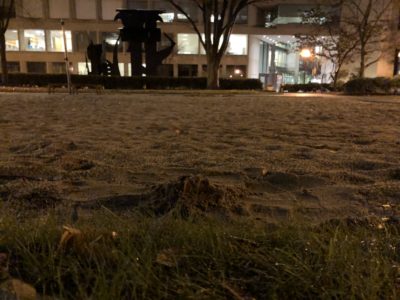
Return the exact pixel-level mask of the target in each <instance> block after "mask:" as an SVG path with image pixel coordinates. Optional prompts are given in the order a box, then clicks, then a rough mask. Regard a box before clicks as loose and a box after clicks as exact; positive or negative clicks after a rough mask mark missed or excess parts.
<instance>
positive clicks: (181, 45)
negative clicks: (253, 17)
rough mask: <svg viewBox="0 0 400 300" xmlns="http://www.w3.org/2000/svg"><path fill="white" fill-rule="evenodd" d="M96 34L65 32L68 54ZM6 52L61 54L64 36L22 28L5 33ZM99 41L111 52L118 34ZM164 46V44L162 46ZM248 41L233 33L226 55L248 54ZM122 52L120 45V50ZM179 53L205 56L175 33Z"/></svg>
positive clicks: (189, 38) (192, 37)
mask: <svg viewBox="0 0 400 300" xmlns="http://www.w3.org/2000/svg"><path fill="white" fill-rule="evenodd" d="M96 35H97V33H96V32H84V31H82V32H80V31H77V32H73V34H72V33H71V31H65V39H66V42H67V50H68V52H72V50H73V49H74V50H75V51H77V52H85V51H86V49H87V47H88V45H89V43H90V42H91V41H93V42H94V43H96V42H97V38H96ZM5 37H6V50H7V51H36V52H44V51H49V52H63V51H64V37H63V32H62V31H61V30H42V29H25V30H20V31H18V30H14V29H10V30H7V31H6V34H5ZM100 39H101V41H104V42H105V47H106V51H108V52H111V51H113V48H114V46H115V44H116V43H117V40H118V34H117V33H113V32H102V33H101V36H100ZM164 46H165V45H164ZM247 49H248V39H247V35H245V34H232V35H231V37H230V39H229V44H228V48H227V51H226V54H228V55H247ZM119 51H122V44H121V45H120V47H119ZM177 53H178V54H194V55H198V54H205V50H204V48H203V46H202V45H201V44H200V42H199V37H198V35H197V34H193V33H179V34H177Z"/></svg>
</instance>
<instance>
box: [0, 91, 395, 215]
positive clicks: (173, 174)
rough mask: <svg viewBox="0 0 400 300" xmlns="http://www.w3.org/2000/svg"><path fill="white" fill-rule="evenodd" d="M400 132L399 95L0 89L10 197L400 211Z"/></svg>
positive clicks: (264, 210)
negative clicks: (13, 91)
mask: <svg viewBox="0 0 400 300" xmlns="http://www.w3.org/2000/svg"><path fill="white" fill-rule="evenodd" d="M399 137H400V99H398V98H395V97H386V98H379V97H364V98H362V97H341V96H330V97H322V96H321V97H319V96H315V95H314V96H312V97H311V96H306V95H303V97H288V96H280V97H277V96H269V95H268V94H264V93H251V94H240V93H238V94H234V95H230V94H227V93H225V94H218V93H215V94H213V93H206V94H202V93H196V92H191V93H188V94H185V93H176V94H174V93H169V94H165V95H163V94H159V93H158V94H151V93H146V94H140V93H135V94H116V95H107V94H105V95H100V96H99V95H90V94H84V95H77V96H66V95H65V94H64V95H63V94H53V95H46V94H1V95H0V138H1V144H0V198H1V199H2V201H6V202H7V203H11V204H12V203H19V204H18V205H20V204H21V203H22V204H24V203H25V204H27V206H28V207H29V208H30V209H47V208H49V207H54V206H58V205H60V204H63V205H67V206H68V205H69V204H71V205H74V204H76V203H79V205H81V204H82V206H83V207H85V205H84V204H85V203H88V205H87V207H90V205H89V204H91V203H103V204H107V205H109V206H110V207H112V206H114V207H115V208H116V209H117V210H118V205H121V207H129V208H135V207H142V208H143V207H147V208H150V209H151V211H152V212H153V213H154V214H155V215H165V214H169V213H178V214H180V215H183V216H188V215H191V214H214V215H220V216H229V217H240V218H252V219H257V220H263V221H264V220H265V221H267V222H281V221H285V220H288V219H293V218H306V219H309V220H315V221H321V220H327V219H332V218H346V217H355V218H364V217H369V216H378V217H384V216H392V215H395V214H397V207H398V204H399V199H400V175H399V174H400V171H399V170H400V139H399ZM113 203H114V205H113ZM146 205H147V206H146Z"/></svg>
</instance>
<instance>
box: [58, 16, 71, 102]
mask: <svg viewBox="0 0 400 300" xmlns="http://www.w3.org/2000/svg"><path fill="white" fill-rule="evenodd" d="M61 30H62V34H63V40H64V60H65V72H66V73H67V85H68V93H69V94H72V86H71V70H70V66H69V59H68V48H67V36H66V34H65V29H64V20H61Z"/></svg>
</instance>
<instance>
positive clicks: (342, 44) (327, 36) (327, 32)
mask: <svg viewBox="0 0 400 300" xmlns="http://www.w3.org/2000/svg"><path fill="white" fill-rule="evenodd" d="M339 7H340V2H338V1H336V3H331V8H330V9H329V10H327V9H323V8H321V7H317V8H315V9H312V10H310V11H307V12H305V13H304V15H303V17H302V18H303V23H305V24H312V25H314V27H315V29H314V32H313V33H311V34H309V35H300V36H297V43H298V45H299V47H300V48H304V47H308V48H311V49H313V50H315V49H316V48H319V49H320V50H321V51H319V52H314V53H313V54H314V55H315V56H319V57H324V58H326V59H328V60H329V61H330V62H332V65H333V70H332V73H331V79H332V81H333V86H334V87H335V88H336V87H337V84H338V81H339V79H340V77H341V76H342V75H343V72H342V69H343V66H344V65H345V64H346V63H350V62H352V61H353V57H354V50H355V48H356V47H357V44H358V43H357V40H356V39H354V36H353V35H352V34H350V33H349V32H348V31H346V30H345V29H344V28H341V27H340V25H339V22H340V16H339V13H338V8H339Z"/></svg>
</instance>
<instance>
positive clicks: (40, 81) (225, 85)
mask: <svg viewBox="0 0 400 300" xmlns="http://www.w3.org/2000/svg"><path fill="white" fill-rule="evenodd" d="M71 81H72V83H73V84H80V85H85V84H100V85H103V86H104V88H106V89H121V90H124V89H125V90H126V89H130V90H135V89H206V88H207V79H206V78H200V77H193V78H189V77H179V78H174V77H106V76H94V75H72V76H71ZM64 83H65V84H66V76H65V75H64V74H23V73H16V74H9V79H8V84H7V85H9V86H39V87H46V86H48V85H49V84H64ZM220 86H221V89H226V90H233V89H237V90H259V89H262V83H261V82H260V80H258V79H221V80H220Z"/></svg>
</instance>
